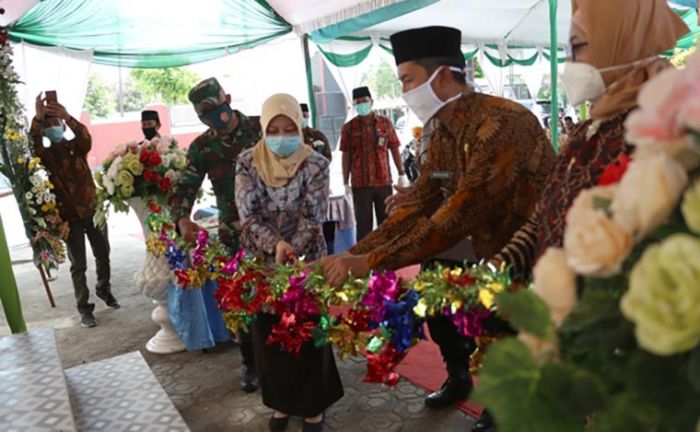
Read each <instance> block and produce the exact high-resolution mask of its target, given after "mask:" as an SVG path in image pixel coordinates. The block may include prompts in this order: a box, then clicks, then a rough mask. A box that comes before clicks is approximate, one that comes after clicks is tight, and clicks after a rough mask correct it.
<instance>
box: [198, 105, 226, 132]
mask: <svg viewBox="0 0 700 432" xmlns="http://www.w3.org/2000/svg"><path fill="white" fill-rule="evenodd" d="M231 117H233V110H232V109H231V105H229V104H228V103H224V104H221V105H220V106H219V107H218V108H216V109H215V110H214V111H211V112H210V113H208V114H206V115H203V116H201V117H200V118H201V119H202V121H204V122H205V123H206V124H207V125H209V126H211V127H212V128H214V129H216V130H223V129H226V128H227V127H228V123H229V122H230V121H231Z"/></svg>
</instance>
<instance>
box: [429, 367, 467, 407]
mask: <svg viewBox="0 0 700 432" xmlns="http://www.w3.org/2000/svg"><path fill="white" fill-rule="evenodd" d="M473 386H474V384H473V383H472V379H471V377H470V376H469V375H468V374H464V376H461V377H450V378H447V381H445V383H444V384H443V385H442V387H441V388H440V390H438V391H436V392H435V393H431V394H429V395H428V397H427V398H425V405H426V406H427V407H428V408H432V409H443V408H447V407H450V406H452V405H454V404H456V403H457V402H462V401H465V400H467V398H468V397H469V393H471V391H472V387H473Z"/></svg>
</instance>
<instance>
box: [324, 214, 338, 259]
mask: <svg viewBox="0 0 700 432" xmlns="http://www.w3.org/2000/svg"><path fill="white" fill-rule="evenodd" d="M336 223H337V222H324V223H323V238H324V239H325V240H326V248H327V249H328V255H333V254H334V253H335V225H336Z"/></svg>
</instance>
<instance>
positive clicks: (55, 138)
mask: <svg viewBox="0 0 700 432" xmlns="http://www.w3.org/2000/svg"><path fill="white" fill-rule="evenodd" d="M44 135H46V138H48V139H49V140H50V141H51V142H52V143H57V142H59V141H61V140H63V127H62V126H51V127H47V128H46V129H44Z"/></svg>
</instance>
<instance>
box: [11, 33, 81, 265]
mask: <svg viewBox="0 0 700 432" xmlns="http://www.w3.org/2000/svg"><path fill="white" fill-rule="evenodd" d="M11 55H12V50H11V48H10V44H9V43H8V39H7V33H6V32H5V30H4V29H0V75H2V80H0V121H1V122H2V123H1V126H2V131H1V133H0V150H2V162H0V173H2V174H3V175H4V176H5V177H7V178H8V179H9V180H10V182H11V183H12V190H13V192H14V194H15V196H16V197H17V204H18V206H19V210H20V213H21V215H22V219H23V221H24V226H25V232H26V235H27V238H28V239H29V241H30V244H31V246H32V249H33V252H34V263H35V265H37V266H39V265H41V266H43V267H44V268H45V269H47V270H49V269H55V268H57V267H58V265H59V264H60V263H62V262H63V261H64V260H65V258H66V250H65V246H64V244H63V242H62V240H65V239H66V238H67V236H68V231H69V230H68V224H67V223H65V222H64V221H63V220H62V219H61V216H60V215H59V212H58V209H57V208H56V195H54V193H53V192H52V190H53V185H52V184H51V182H50V181H49V175H48V172H47V171H46V168H45V167H44V166H43V165H42V164H41V159H39V158H37V157H33V155H32V151H31V145H30V143H29V139H28V137H27V135H26V133H25V132H24V119H23V118H22V117H23V114H22V105H21V104H20V103H19V100H18V98H17V92H16V90H15V88H14V85H15V84H18V83H19V82H20V81H19V77H18V76H17V74H16V72H15V71H14V68H13V67H12V58H11Z"/></svg>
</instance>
